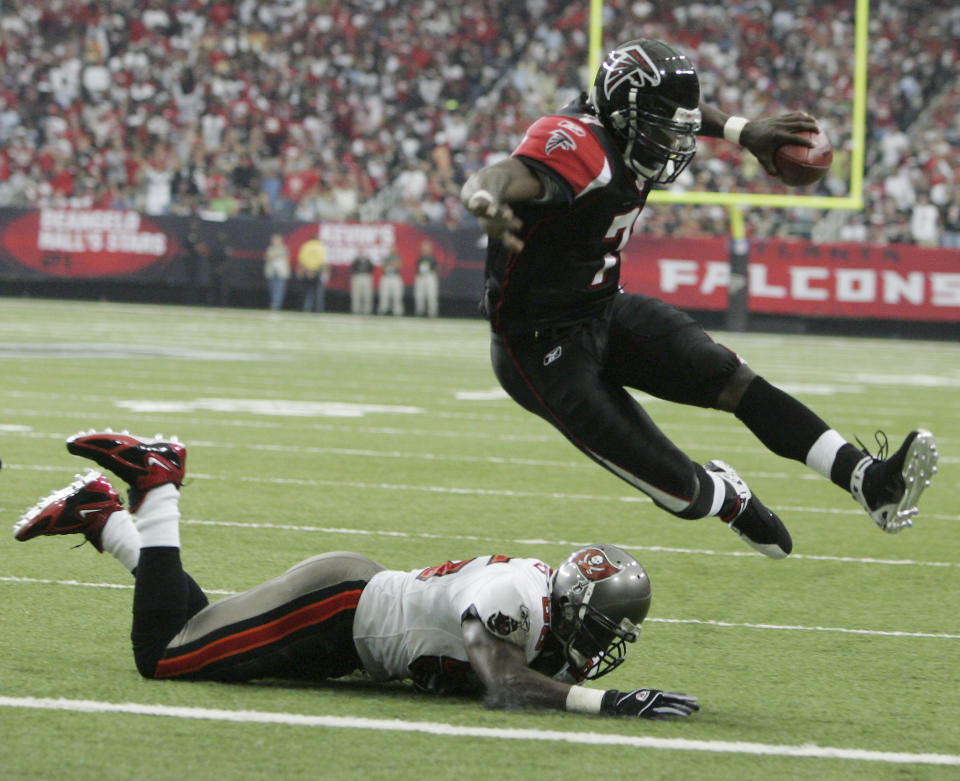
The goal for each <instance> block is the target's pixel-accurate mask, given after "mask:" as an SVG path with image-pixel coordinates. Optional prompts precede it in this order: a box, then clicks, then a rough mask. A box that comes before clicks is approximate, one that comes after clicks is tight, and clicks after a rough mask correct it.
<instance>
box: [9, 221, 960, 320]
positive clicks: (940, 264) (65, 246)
mask: <svg viewBox="0 0 960 781" xmlns="http://www.w3.org/2000/svg"><path fill="white" fill-rule="evenodd" d="M273 232H278V233H280V234H281V235H283V236H284V238H285V241H286V243H287V245H288V246H289V248H290V250H291V255H292V256H294V257H296V252H297V250H298V249H299V247H300V245H301V244H302V243H303V242H304V241H305V240H306V239H307V238H310V237H313V236H319V237H320V238H321V239H322V240H323V241H324V243H325V244H326V245H327V248H328V258H329V260H330V262H331V264H332V270H333V276H332V279H331V285H330V286H331V288H332V289H334V290H346V289H347V286H348V283H349V264H350V262H351V260H352V259H353V258H354V256H355V255H356V254H357V253H358V252H365V253H368V254H369V255H370V256H371V257H372V258H373V260H374V262H375V263H379V261H380V260H381V259H382V258H383V257H384V256H385V255H386V253H387V252H388V251H389V250H390V248H391V247H396V249H397V251H398V253H399V254H400V256H401V259H402V260H403V269H402V275H403V279H404V282H405V283H406V284H407V285H412V284H413V278H414V276H415V273H416V271H415V264H416V258H417V256H418V255H419V254H420V252H421V250H422V249H423V248H424V246H428V247H429V248H430V249H431V250H432V251H433V252H434V253H435V254H436V255H437V257H438V260H439V265H440V277H441V298H442V299H446V300H448V301H454V300H456V301H461V302H462V301H476V300H477V299H478V298H479V296H480V292H481V289H482V285H483V257H484V236H483V235H482V234H481V233H480V231H479V230H478V229H476V228H468V229H460V230H446V229H443V228H437V227H433V226H430V227H421V226H411V225H403V224H399V223H352V222H343V223H332V222H328V223H322V224H321V223H303V222H295V221H285V222H276V221H271V220H265V219H232V220H227V221H225V222H211V221H204V220H197V219H189V218H185V217H169V216H164V217H151V216H147V215H141V214H137V213H136V212H125V211H112V210H85V209H80V210H66V209H32V210H31V209H0V282H3V283H6V284H5V286H4V287H5V289H7V290H9V289H10V288H11V283H13V284H14V285H15V283H16V282H18V281H19V282H29V283H31V285H32V289H33V290H36V289H38V286H39V289H40V290H42V288H43V283H44V282H45V281H46V282H57V283H59V284H61V285H62V284H63V283H64V282H69V281H71V280H75V281H77V282H81V281H86V282H90V281H92V280H104V281H113V282H120V281H122V282H123V283H125V284H127V285H128V286H129V285H130V284H133V285H136V284H142V285H143V286H144V287H145V288H149V287H151V286H152V287H154V288H156V286H158V285H159V286H164V287H166V288H172V289H176V288H186V287H188V286H191V285H195V284H197V283H198V282H197V281H198V278H200V279H201V281H202V277H203V275H204V274H209V273H210V271H209V268H206V267H203V266H202V264H198V260H197V257H196V254H197V253H196V251H195V247H196V244H197V241H198V240H199V241H200V242H201V243H203V244H206V245H207V246H208V247H216V248H217V249H218V250H222V253H223V255H224V256H225V257H226V259H227V263H228V272H227V274H228V279H229V284H230V285H231V286H232V287H233V288H234V289H236V290H248V291H249V290H256V289H259V288H265V283H264V280H263V274H262V258H263V252H264V250H265V248H266V246H267V243H268V241H269V238H270V235H271V233H273ZM727 245H728V242H727V240H726V239H722V238H709V237H705V238H696V239H693V238H677V239H675V238H669V237H657V236H647V235H638V236H634V237H633V239H632V240H631V241H630V243H629V244H628V245H627V247H626V249H625V251H624V252H623V256H622V266H621V281H622V284H623V286H624V288H625V289H626V290H628V291H636V292H642V293H646V294H648V295H654V296H657V297H659V298H663V299H664V300H666V301H669V302H670V303H673V304H675V305H677V306H679V307H681V308H684V309H690V310H700V311H711V310H712V311H723V310H725V309H726V307H727V288H728V285H729V281H730V276H729V266H728V262H727V256H728V247H727ZM748 292H749V309H750V311H751V312H754V313H760V314H769V315H793V316H801V317H826V318H840V319H843V318H850V319H888V320H904V321H915V322H934V323H935V322H953V323H957V322H960V250H952V249H951V250H948V249H938V248H925V247H916V246H912V245H867V244H813V243H811V242H806V241H785V240H770V241H764V242H754V243H753V244H752V246H751V247H750V254H749V267H748Z"/></svg>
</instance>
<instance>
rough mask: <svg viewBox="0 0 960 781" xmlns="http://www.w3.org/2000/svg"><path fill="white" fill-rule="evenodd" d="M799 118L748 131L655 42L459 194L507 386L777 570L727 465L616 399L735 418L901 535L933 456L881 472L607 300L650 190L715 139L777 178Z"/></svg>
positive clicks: (807, 125)
mask: <svg viewBox="0 0 960 781" xmlns="http://www.w3.org/2000/svg"><path fill="white" fill-rule="evenodd" d="M816 129H817V123H816V121H815V120H814V119H813V118H812V117H810V116H809V115H807V114H804V113H801V112H792V113H789V114H784V115H782V116H778V117H773V118H767V119H756V120H747V119H746V118H744V117H737V116H728V115H726V114H724V113H723V112H721V111H720V110H718V109H717V108H715V107H712V106H708V105H705V104H702V103H701V102H700V87H699V81H698V78H697V72H696V69H695V68H694V66H693V64H692V63H691V62H690V60H689V59H687V57H686V56H684V55H683V54H681V53H680V52H678V51H677V50H675V49H673V48H672V47H671V46H669V45H667V44H666V43H664V42H662V41H656V40H646V39H642V40H634V41H629V42H627V43H624V44H621V45H619V46H617V47H616V48H615V49H613V50H612V51H611V52H609V54H607V56H606V58H605V59H604V61H603V63H602V64H601V66H600V69H599V70H598V72H597V76H596V80H595V82H594V84H593V87H592V88H591V90H590V93H589V94H582V95H581V96H580V97H579V98H578V99H577V100H575V101H573V102H572V103H571V104H569V105H567V106H566V107H564V108H563V109H561V110H560V111H559V112H557V113H556V114H553V115H550V116H545V117H542V118H540V119H538V120H537V121H536V122H534V124H533V125H531V127H530V128H529V129H528V130H527V133H526V135H525V136H524V138H523V140H522V141H521V142H520V145H519V146H518V147H517V149H516V150H514V152H513V154H512V155H511V157H509V158H508V159H506V160H503V161H501V162H499V163H496V164H494V165H491V166H487V167H485V168H482V169H481V170H479V171H477V172H476V173H475V174H473V175H472V176H471V177H470V178H469V179H468V181H467V182H466V183H465V185H464V187H463V190H462V193H461V197H462V200H463V203H464V205H465V206H466V208H467V209H468V210H469V211H471V212H472V213H473V214H475V215H476V216H477V217H478V218H479V220H480V223H481V225H482V226H483V228H484V230H485V231H486V232H487V234H488V236H489V239H490V242H489V248H488V252H487V262H486V286H485V290H484V297H483V302H482V308H483V310H484V312H485V314H486V316H487V317H488V318H489V320H490V325H491V329H492V346H491V354H492V360H493V367H494V371H495V372H496V375H497V378H498V379H499V381H500V383H501V385H502V386H503V387H504V389H505V390H506V391H507V392H508V393H509V394H510V395H511V396H512V397H513V398H514V399H515V400H516V401H517V402H518V403H520V404H521V405H522V406H523V407H525V408H526V409H528V410H530V411H531V412H534V413H536V414H537V415H540V416H541V417H543V418H544V419H546V420H547V421H549V422H550V423H552V424H553V425H554V426H556V427H557V428H558V429H559V430H560V431H561V432H562V433H563V435H564V436H566V437H567V438H568V439H569V440H570V441H571V442H572V443H573V444H574V445H575V446H576V447H578V448H579V449H580V450H581V451H582V452H583V453H585V454H586V455H587V456H589V457H590V458H592V459H593V460H594V461H596V462H597V463H598V464H600V465H601V466H603V467H605V468H607V469H609V470H610V471H611V472H613V473H614V474H616V475H617V476H619V477H621V478H623V479H624V480H626V481H627V482H629V483H630V484H632V485H633V486H635V487H636V488H639V489H640V490H641V491H643V492H644V493H646V494H647V495H648V496H650V497H651V498H652V499H653V501H654V502H655V503H656V504H657V505H659V506H660V507H662V508H663V509H665V510H667V511H668V512H671V513H673V514H674V515H677V516H679V517H681V518H704V517H708V516H718V517H720V518H721V519H723V520H724V521H726V522H727V523H728V525H729V526H730V528H731V529H733V530H734V531H735V532H736V533H737V534H738V535H740V536H741V537H742V538H743V539H744V540H745V541H746V542H747V543H748V544H750V545H752V546H753V547H754V548H756V549H757V550H759V551H761V552H762V553H764V554H766V555H767V556H770V557H772V558H783V557H785V556H787V555H788V554H789V553H790V551H791V549H792V542H791V539H790V535H789V533H788V532H787V530H786V528H785V527H784V526H783V524H782V522H781V521H780V519H779V518H778V517H777V516H776V515H775V514H774V513H773V512H771V511H770V510H769V509H768V508H767V507H765V506H764V505H763V504H762V503H761V502H760V501H759V499H758V498H757V496H756V494H754V493H753V492H751V491H750V489H749V488H748V487H747V485H746V484H745V483H744V481H743V480H742V479H741V478H740V477H739V476H738V475H737V473H736V472H735V471H734V470H733V468H732V467H730V466H729V465H728V464H726V463H724V462H722V461H710V462H709V463H707V464H705V465H701V464H697V463H694V462H693V461H692V460H691V459H690V458H689V457H688V456H687V455H686V454H685V453H683V452H682V451H681V450H680V449H679V448H677V446H676V445H674V444H673V443H672V442H671V441H670V440H669V439H668V438H667V437H666V436H665V435H664V434H663V432H661V431H660V429H659V428H657V426H656V425H655V424H654V422H653V421H652V420H651V419H650V417H649V416H648V415H647V413H646V412H645V411H644V410H643V409H642V407H641V406H640V405H639V404H638V403H637V402H636V400H635V399H634V398H633V397H632V396H631V395H630V394H629V393H628V392H627V390H626V388H636V389H637V390H641V391H644V392H646V393H649V394H651V395H653V396H656V397H658V398H662V399H667V400H669V401H674V402H680V403H685V404H693V405H696V406H699V407H710V408H714V409H720V410H724V411H726V412H732V413H734V414H735V415H736V416H737V417H738V418H739V419H740V420H741V421H743V423H744V424H745V425H746V426H747V427H748V428H749V429H750V430H751V431H752V432H753V433H754V434H756V436H757V437H758V438H759V439H760V441H761V442H762V443H763V444H764V445H765V446H766V447H768V448H769V449H770V450H772V451H773V452H774V453H777V454H778V455H781V456H784V457H786V458H793V459H796V460H798V461H800V462H802V463H805V464H807V465H808V466H809V467H811V468H812V469H814V470H815V471H817V472H819V473H820V474H822V475H823V476H824V477H826V478H828V479H830V480H832V481H833V482H834V483H836V484H837V485H838V486H840V487H841V488H843V489H845V490H847V491H850V492H851V493H852V495H853V496H854V498H856V499H857V501H859V502H860V504H861V505H862V506H863V507H864V508H865V509H866V511H867V512H868V513H869V515H870V516H871V518H873V520H874V521H875V522H876V523H877V525H878V526H880V528H882V529H883V530H884V531H887V532H896V531H899V530H900V529H901V528H903V527H906V526H910V525H911V524H912V521H911V517H912V516H913V515H914V514H916V512H917V500H918V498H919V496H920V494H921V492H922V491H923V489H924V488H925V487H926V486H927V485H929V482H930V478H931V477H932V475H933V474H934V473H935V472H936V460H937V450H936V442H935V440H934V438H933V436H932V434H931V433H930V432H928V431H924V430H922V429H918V430H916V431H913V432H911V433H910V434H909V435H908V436H907V438H906V439H905V441H904V443H903V445H902V446H901V447H900V448H899V449H898V450H897V452H896V453H894V454H893V455H892V456H891V457H890V458H885V456H886V455H887V454H886V447H885V444H884V446H881V452H880V453H879V454H878V456H877V457H874V456H872V455H870V454H869V453H867V452H865V451H863V450H861V449H859V448H857V447H855V446H854V445H852V444H850V443H849V442H847V441H846V440H845V439H844V438H843V437H842V436H841V435H840V434H839V433H838V432H837V431H835V430H834V429H832V428H830V426H828V425H827V424H826V423H825V422H824V421H823V420H821V419H820V418H819V417H818V416H817V415H816V414H815V413H814V412H812V411H811V410H810V409H808V408H807V407H806V406H805V405H803V404H802V403H800V402H799V401H798V400H797V399H795V398H793V397H791V396H789V395H788V394H786V393H785V392H783V391H782V390H780V389H778V388H776V387H774V386H773V385H771V384H770V383H769V382H767V381H766V380H765V379H763V377H760V376H758V375H757V374H756V373H754V372H753V370H752V369H750V367H749V366H747V365H746V364H745V363H744V362H743V361H742V360H741V359H740V357H739V356H737V355H736V354H735V353H734V352H732V351H731V350H729V349H727V348H726V347H723V346H722V345H719V344H717V343H716V342H714V341H713V340H712V339H711V338H710V337H709V336H708V335H707V334H706V333H705V332H704V331H703V329H702V328H701V327H700V326H699V325H698V324H697V323H696V322H695V321H694V320H692V319H691V318H690V317H689V316H687V315H686V314H684V313H683V312H680V311H679V310H677V309H676V308H674V307H672V306H670V305H668V304H666V303H664V302H662V301H659V300H657V299H655V298H650V297H648V296H644V295H638V294H626V293H624V292H623V291H621V290H620V287H619V268H620V266H619V264H620V254H619V253H620V251H621V250H622V249H623V248H624V246H625V245H626V244H627V241H628V240H629V238H630V234H631V232H632V230H633V229H634V227H635V225H636V223H637V219H638V217H639V215H640V211H641V210H642V209H643V206H644V202H645V200H646V197H647V194H648V193H649V192H650V190H651V188H652V187H653V186H654V185H657V184H666V183H669V182H672V181H673V180H675V179H676V178H677V176H678V175H679V174H680V173H681V172H682V171H683V170H684V169H685V168H686V166H687V165H688V164H689V163H690V161H691V159H692V158H693V156H694V153H695V151H696V147H697V136H698V135H704V136H712V137H716V138H721V137H722V138H726V139H727V140H729V141H732V142H734V143H739V144H741V145H742V146H743V147H745V148H746V149H748V150H749V151H750V152H751V153H753V154H754V155H755V156H756V157H757V159H758V160H759V161H760V163H761V164H762V165H763V167H764V169H765V170H766V171H767V172H768V173H769V174H771V175H772V176H776V175H777V173H776V169H775V168H774V167H773V162H772V156H773V152H774V151H775V150H776V149H777V148H778V147H779V146H781V145H783V144H802V145H805V146H811V143H810V142H809V141H808V140H807V138H806V137H805V136H801V135H798V134H799V133H801V132H802V131H813V130H816Z"/></svg>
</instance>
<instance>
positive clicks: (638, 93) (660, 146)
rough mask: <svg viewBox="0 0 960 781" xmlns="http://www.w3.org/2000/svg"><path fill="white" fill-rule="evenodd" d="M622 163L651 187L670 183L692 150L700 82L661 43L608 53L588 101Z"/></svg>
mask: <svg viewBox="0 0 960 781" xmlns="http://www.w3.org/2000/svg"><path fill="white" fill-rule="evenodd" d="M589 100H590V103H591V104H592V105H593V107H594V108H595V109H596V110H597V114H598V115H599V117H600V120H601V121H602V122H603V124H604V125H605V126H606V127H607V129H608V130H609V131H610V132H611V134H612V135H613V137H614V139H615V140H616V142H617V145H618V147H619V149H620V152H621V153H622V154H623V159H624V162H625V163H626V165H627V167H628V168H630V170H631V171H633V172H634V173H635V174H636V175H637V176H639V177H641V178H643V179H646V180H648V181H650V182H653V183H654V184H668V183H669V182H672V181H674V180H675V179H676V178H677V177H678V176H679V175H680V174H681V172H682V171H683V170H684V169H685V168H686V167H687V166H688V165H689V164H690V161H691V160H692V159H693V156H694V154H695V153H696V151H697V132H698V131H699V130H700V119H701V118H700V109H699V103H700V83H699V80H698V79H697V73H696V70H695V69H694V67H693V65H692V64H691V63H690V61H689V60H688V59H687V58H686V57H685V56H684V55H682V54H680V53H679V52H677V51H675V50H674V49H672V48H671V47H670V46H668V45H667V44H665V43H663V42H662V41H654V40H647V39H640V40H636V41H628V42H627V43H624V44H621V45H620V46H617V47H616V48H615V49H613V50H612V51H611V52H609V53H608V54H607V56H606V58H605V59H604V61H603V63H602V64H601V66H600V69H599V70H598V71H597V77H596V80H595V82H594V85H593V87H592V89H591V90H590V96H589Z"/></svg>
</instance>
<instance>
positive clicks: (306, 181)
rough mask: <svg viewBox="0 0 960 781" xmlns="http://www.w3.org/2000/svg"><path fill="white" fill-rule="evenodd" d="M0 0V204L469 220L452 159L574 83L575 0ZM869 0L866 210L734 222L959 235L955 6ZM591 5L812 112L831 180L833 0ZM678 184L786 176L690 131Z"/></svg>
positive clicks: (580, 28) (770, 231) (723, 84)
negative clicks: (692, 150) (692, 153)
mask: <svg viewBox="0 0 960 781" xmlns="http://www.w3.org/2000/svg"><path fill="white" fill-rule="evenodd" d="M12 6H13V9H12V10H11V11H8V12H6V13H5V14H4V16H3V18H2V20H0V60H2V62H3V64H4V67H3V68H2V69H0V206H38V205H75V206H88V207H90V206H96V207H110V208H136V209H139V210H141V211H144V212H146V213H148V214H183V215H188V214H195V213H202V212H205V211H217V212H223V213H226V214H228V215H251V216H266V215H275V216H278V217H283V218H300V219H306V220H331V219H361V220H378V219H391V220H399V221H408V222H420V223H425V222H426V223H444V224H447V225H449V226H451V227H455V226H457V225H459V224H461V223H462V222H463V221H464V220H467V219H469V216H468V215H466V214H465V213H464V211H463V209H462V207H461V206H460V203H459V199H458V192H459V187H460V184H461V183H462V182H463V180H464V179H465V177H466V176H468V175H469V174H470V173H471V172H472V171H473V170H475V169H476V168H477V167H478V166H480V165H483V164H485V163H487V162H490V161H491V160H494V159H497V157H499V156H502V155H505V154H507V153H509V151H510V150H511V149H512V148H513V146H515V145H516V143H517V142H518V141H519V139H520V137H521V135H522V133H523V131H524V129H525V128H526V126H527V125H528V124H529V123H530V121H532V119H534V118H535V117H536V116H538V115H539V114H541V113H543V112H545V111H549V110H550V109H551V108H552V107H554V106H556V105H558V104H561V103H563V102H565V101H566V100H567V99H569V98H570V97H572V96H573V95H574V94H576V91H577V89H578V88H579V86H578V85H583V84H585V83H586V82H587V80H588V78H589V74H588V73H587V72H586V67H585V63H586V60H587V19H586V11H585V4H583V3H571V2H565V1H564V0H527V2H525V3H516V2H513V1H512V0H463V2H460V3H457V4H446V3H440V2H438V1H437V0H427V1H425V2H401V0H372V2H363V3H359V2H346V3H327V2H316V0H274V1H273V2H254V0H243V1H242V2H236V3H226V2H219V1H218V0H211V1H210V2H188V1H186V0H180V1H175V0H166V2H154V3H151V4H150V6H149V9H148V10H147V11H142V4H140V3H135V2H133V0H116V2H113V3H110V4H109V5H107V6H103V5H101V4H96V3H86V2H81V1H80V0H61V1H59V2H52V1H50V2H30V3H27V2H20V3H14V4H12ZM872 6H873V7H872V9H871V13H872V25H871V40H870V47H871V48H870V68H869V80H870V98H869V102H868V113H869V137H868V146H867V162H868V177H867V209H866V214H865V219H863V220H859V219H858V218H854V217H851V216H850V215H844V214H840V215H836V214H834V215H823V214H822V213H819V212H816V213H814V212H810V211H809V210H765V209H754V210H751V212H750V214H749V215H748V219H749V221H750V226H751V230H752V232H753V234H754V235H757V236H761V237H762V236H771V235H800V236H811V235H812V236H814V238H831V239H837V238H849V239H853V240H870V241H886V242H891V241H892V242H897V241H907V242H912V241H918V242H921V243H931V241H932V242H933V243H941V242H942V243H947V244H949V243H951V242H953V241H955V240H958V239H957V238H955V237H956V236H957V228H956V225H955V222H956V218H955V217H954V218H953V224H954V229H953V230H952V231H951V229H950V226H951V217H950V214H949V211H950V208H951V202H952V201H953V202H955V201H956V196H954V193H955V192H956V191H957V189H958V187H960V182H958V179H960V151H958V150H960V145H958V143H957V141H958V135H960V124H958V119H957V117H958V116H960V90H958V89H957V87H956V84H957V83H958V75H960V65H958V60H957V52H956V49H955V47H953V46H952V45H949V43H948V42H949V41H952V40H957V38H958V37H960V9H958V8H956V7H955V4H954V3H953V2H952V0H924V2H920V1H919V0H908V1H907V2H901V3H879V4H872ZM605 13H606V19H605V26H606V29H607V30H623V31H625V34H626V35H629V36H635V37H641V36H647V37H660V38H664V39H667V40H670V41H672V42H674V43H675V44H676V45H677V46H678V47H680V48H683V49H685V50H686V51H688V53H690V54H691V56H692V57H693V58H694V59H695V61H696V62H697V63H698V67H699V70H700V73H701V78H702V83H703V89H704V97H705V98H706V99H707V100H709V101H711V102H714V103H716V104H718V105H719V106H720V107H721V108H724V109H725V110H728V111H736V112H737V113H741V114H745V115H747V116H759V115H765V114H770V113H773V112H777V111H781V110H787V109H795V108H803V109H805V110H808V111H810V112H811V113H813V114H815V115H816V116H817V117H818V118H820V120H821V121H822V122H823V124H824V125H825V127H826V129H827V131H828V133H829V134H830V135H831V137H832V138H833V139H834V142H835V146H836V149H837V154H836V158H835V159H836V161H837V162H836V164H835V173H833V174H832V175H830V176H828V177H827V178H826V179H825V180H823V181H822V182H821V183H820V184H819V185H818V192H820V193H822V194H831V195H843V194H845V192H846V187H847V179H848V163H849V147H850V136H851V128H850V102H851V88H852V82H851V79H852V73H851V61H852V60H851V56H850V54H851V52H852V49H853V24H852V14H853V3H852V2H849V1H848V2H841V3H839V4H830V5H823V4H814V3H802V2H801V3H799V4H798V3H797V2H795V0H794V1H792V2H788V1H787V0H769V1H768V2H765V3H762V4H760V3H756V4H752V3H745V4H723V5H721V4H706V3H682V2H681V3H676V2H674V3H662V2H655V1H654V0H646V1H641V2H636V1H630V0H607V3H606V11H605ZM678 185H679V186H681V187H685V188H693V189H709V190H721V191H727V190H731V189H737V190H740V191H748V192H768V191H771V190H772V191H778V192H782V191H784V190H783V188H779V187H778V186H776V183H775V182H773V181H772V180H771V179H769V177H767V176H766V175H765V174H764V173H763V171H762V169H760V168H759V166H758V165H757V164H756V162H755V161H754V160H752V158H751V156H750V155H746V156H744V155H741V154H739V152H738V151H737V150H736V149H733V148H731V147H730V145H729V144H723V143H710V142H706V143H704V144H703V148H702V150H701V152H700V153H699V159H698V161H697V164H696V165H695V166H693V167H692V168H691V169H690V172H689V173H688V174H685V176H684V178H683V179H682V180H681V181H680V182H679V183H678ZM921 194H923V195H925V196H926V197H921ZM930 206H932V207H934V210H933V211H930ZM923 208H925V209H926V211H925V213H924V214H916V215H915V212H919V211H920V210H921V209H923ZM953 208H954V210H955V211H956V209H957V207H956V205H954V207H953ZM924 216H925V218H926V219H925V220H924V219H923V218H924ZM645 220H646V222H645V229H646V230H648V231H651V232H655V233H667V232H668V233H672V234H674V235H697V234H704V233H707V234H724V233H726V231H727V224H726V214H725V212H724V210H723V209H718V208H711V207H702V206H701V207H694V206H676V207H666V206H662V205H661V206H658V207H657V208H656V209H649V210H647V212H645ZM924 224H925V225H926V228H925V229H924V230H925V231H926V233H924V234H922V235H917V231H918V230H920V228H919V227H918V226H920V225H924ZM931 224H932V228H931ZM944 229H946V230H944ZM931 230H932V231H933V236H932V238H931V235H930V231H931Z"/></svg>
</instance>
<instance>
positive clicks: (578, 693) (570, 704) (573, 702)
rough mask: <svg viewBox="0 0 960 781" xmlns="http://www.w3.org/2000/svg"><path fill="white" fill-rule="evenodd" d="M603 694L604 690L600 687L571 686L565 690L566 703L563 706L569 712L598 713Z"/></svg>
mask: <svg viewBox="0 0 960 781" xmlns="http://www.w3.org/2000/svg"><path fill="white" fill-rule="evenodd" d="M604 694H606V692H604V691H603V690H601V689H588V688H587V687H586V686H571V687H570V690H569V691H568V692H567V703H566V705H565V706H564V707H565V708H566V709H567V710H568V711H570V712H571V713H599V712H600V703H601V702H603V695H604Z"/></svg>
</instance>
